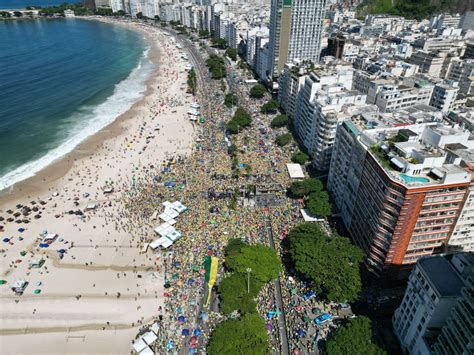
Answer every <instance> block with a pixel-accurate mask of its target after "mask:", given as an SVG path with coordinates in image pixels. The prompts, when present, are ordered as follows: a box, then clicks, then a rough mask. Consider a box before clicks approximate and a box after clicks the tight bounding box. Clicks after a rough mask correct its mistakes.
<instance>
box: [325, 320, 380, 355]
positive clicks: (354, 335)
mask: <svg viewBox="0 0 474 355" xmlns="http://www.w3.org/2000/svg"><path fill="white" fill-rule="evenodd" d="M326 351H327V354H328V355H346V354H364V355H383V354H386V352H385V351H384V350H382V349H381V348H379V347H378V346H377V345H376V344H374V343H373V342H372V325H371V322H370V319H369V318H367V317H364V316H359V317H357V318H353V319H351V320H349V322H348V323H346V324H345V325H343V326H342V327H339V328H338V329H337V330H336V332H335V333H334V335H333V336H332V338H330V339H329V340H328V342H327V343H326Z"/></svg>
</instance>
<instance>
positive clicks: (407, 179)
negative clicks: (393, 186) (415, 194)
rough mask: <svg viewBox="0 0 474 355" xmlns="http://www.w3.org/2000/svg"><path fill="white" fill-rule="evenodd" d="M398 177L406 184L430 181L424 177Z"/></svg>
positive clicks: (402, 175) (403, 175)
mask: <svg viewBox="0 0 474 355" xmlns="http://www.w3.org/2000/svg"><path fill="white" fill-rule="evenodd" d="M400 177H401V178H402V179H403V180H404V181H405V182H407V183H413V182H430V179H428V178H425V177H416V176H409V175H406V174H400Z"/></svg>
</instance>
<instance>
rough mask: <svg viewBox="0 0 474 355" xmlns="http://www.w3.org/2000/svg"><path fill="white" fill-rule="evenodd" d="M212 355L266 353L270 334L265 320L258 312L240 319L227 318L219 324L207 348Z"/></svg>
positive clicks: (257, 354)
mask: <svg viewBox="0 0 474 355" xmlns="http://www.w3.org/2000/svg"><path fill="white" fill-rule="evenodd" d="M207 350H208V353H209V354H210V355H221V354H255V355H260V354H262V355H263V354H266V353H268V335H267V331H266V329H265V322H264V321H263V319H262V318H260V316H259V315H258V314H256V313H249V314H246V315H244V316H243V317H241V318H240V319H232V320H226V321H224V322H222V323H220V324H218V325H217V327H216V328H215V329H214V331H213V332H212V334H211V340H210V342H209V346H208V348H207Z"/></svg>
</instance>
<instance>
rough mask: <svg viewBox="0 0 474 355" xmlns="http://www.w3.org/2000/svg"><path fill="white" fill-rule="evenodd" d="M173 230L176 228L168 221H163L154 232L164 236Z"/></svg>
mask: <svg viewBox="0 0 474 355" xmlns="http://www.w3.org/2000/svg"><path fill="white" fill-rule="evenodd" d="M175 230H176V229H175V228H174V227H173V226H172V225H171V224H169V223H163V224H161V225H159V226H158V227H156V228H155V232H156V233H157V234H159V235H161V236H162V237H164V236H165V235H167V234H168V233H171V232H173V231H175Z"/></svg>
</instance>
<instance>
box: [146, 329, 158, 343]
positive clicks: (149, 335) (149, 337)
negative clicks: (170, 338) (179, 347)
mask: <svg viewBox="0 0 474 355" xmlns="http://www.w3.org/2000/svg"><path fill="white" fill-rule="evenodd" d="M142 339H143V340H144V341H145V343H147V344H148V345H151V344H153V343H154V342H155V341H156V339H158V337H157V336H156V334H155V333H153V332H152V331H151V330H150V331H149V332H147V333H145V334H143V336H142Z"/></svg>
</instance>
